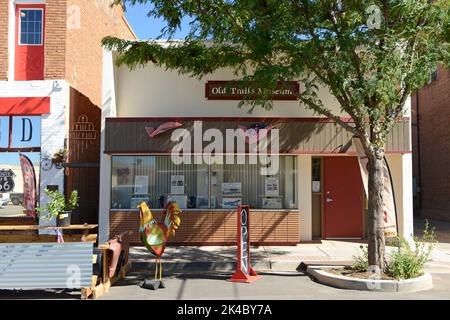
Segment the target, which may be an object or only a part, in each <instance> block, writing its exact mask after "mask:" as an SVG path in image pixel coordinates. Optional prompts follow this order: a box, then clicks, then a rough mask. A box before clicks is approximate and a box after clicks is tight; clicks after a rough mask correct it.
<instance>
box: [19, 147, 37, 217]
mask: <svg viewBox="0 0 450 320" xmlns="http://www.w3.org/2000/svg"><path fill="white" fill-rule="evenodd" d="M19 159H20V167H21V169H22V176H23V207H24V208H25V210H26V213H27V215H28V216H31V217H36V210H35V209H36V174H35V172H34V167H33V163H32V162H31V160H30V159H29V158H28V157H27V156H26V155H24V154H22V153H20V154H19Z"/></svg>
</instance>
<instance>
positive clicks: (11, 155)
mask: <svg viewBox="0 0 450 320" xmlns="http://www.w3.org/2000/svg"><path fill="white" fill-rule="evenodd" d="M23 154H24V155H26V156H27V157H28V158H30V160H31V162H32V163H33V165H34V166H36V165H38V164H39V161H40V155H41V154H40V153H38V152H34V153H30V152H24V153H23ZM4 164H8V165H18V166H19V165H20V160H19V153H17V152H1V153H0V169H4V168H2V165H4Z"/></svg>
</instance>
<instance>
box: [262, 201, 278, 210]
mask: <svg viewBox="0 0 450 320" xmlns="http://www.w3.org/2000/svg"><path fill="white" fill-rule="evenodd" d="M262 207H263V208H264V209H281V208H282V207H283V203H282V201H281V198H262Z"/></svg>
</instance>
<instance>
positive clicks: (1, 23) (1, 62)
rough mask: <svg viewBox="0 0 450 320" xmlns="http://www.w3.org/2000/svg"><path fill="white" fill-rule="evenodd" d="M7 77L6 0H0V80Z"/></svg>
mask: <svg viewBox="0 0 450 320" xmlns="http://www.w3.org/2000/svg"><path fill="white" fill-rule="evenodd" d="M7 78H8V0H0V81H2V80H7Z"/></svg>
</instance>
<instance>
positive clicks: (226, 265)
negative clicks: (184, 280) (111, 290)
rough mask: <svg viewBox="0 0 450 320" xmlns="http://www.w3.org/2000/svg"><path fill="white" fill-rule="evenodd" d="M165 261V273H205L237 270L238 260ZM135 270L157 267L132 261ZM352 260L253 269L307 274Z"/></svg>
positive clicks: (268, 263) (264, 264) (265, 264)
mask: <svg viewBox="0 0 450 320" xmlns="http://www.w3.org/2000/svg"><path fill="white" fill-rule="evenodd" d="M162 261H163V267H164V270H165V272H205V271H227V272H233V271H235V270H236V260H225V261H191V260H166V261H164V259H163V260H162ZM131 262H132V265H133V269H135V270H137V269H149V270H153V268H155V265H154V263H153V262H151V261H145V260H144V261H142V260H141V261H139V260H137V261H136V260H132V261H131ZM351 264H352V261H350V260H318V261H316V260H276V259H275V260H256V261H253V268H254V269H255V270H256V271H291V272H298V271H302V272H305V271H306V268H307V266H308V265H314V266H330V265H332V266H334V265H340V266H346V265H351Z"/></svg>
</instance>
